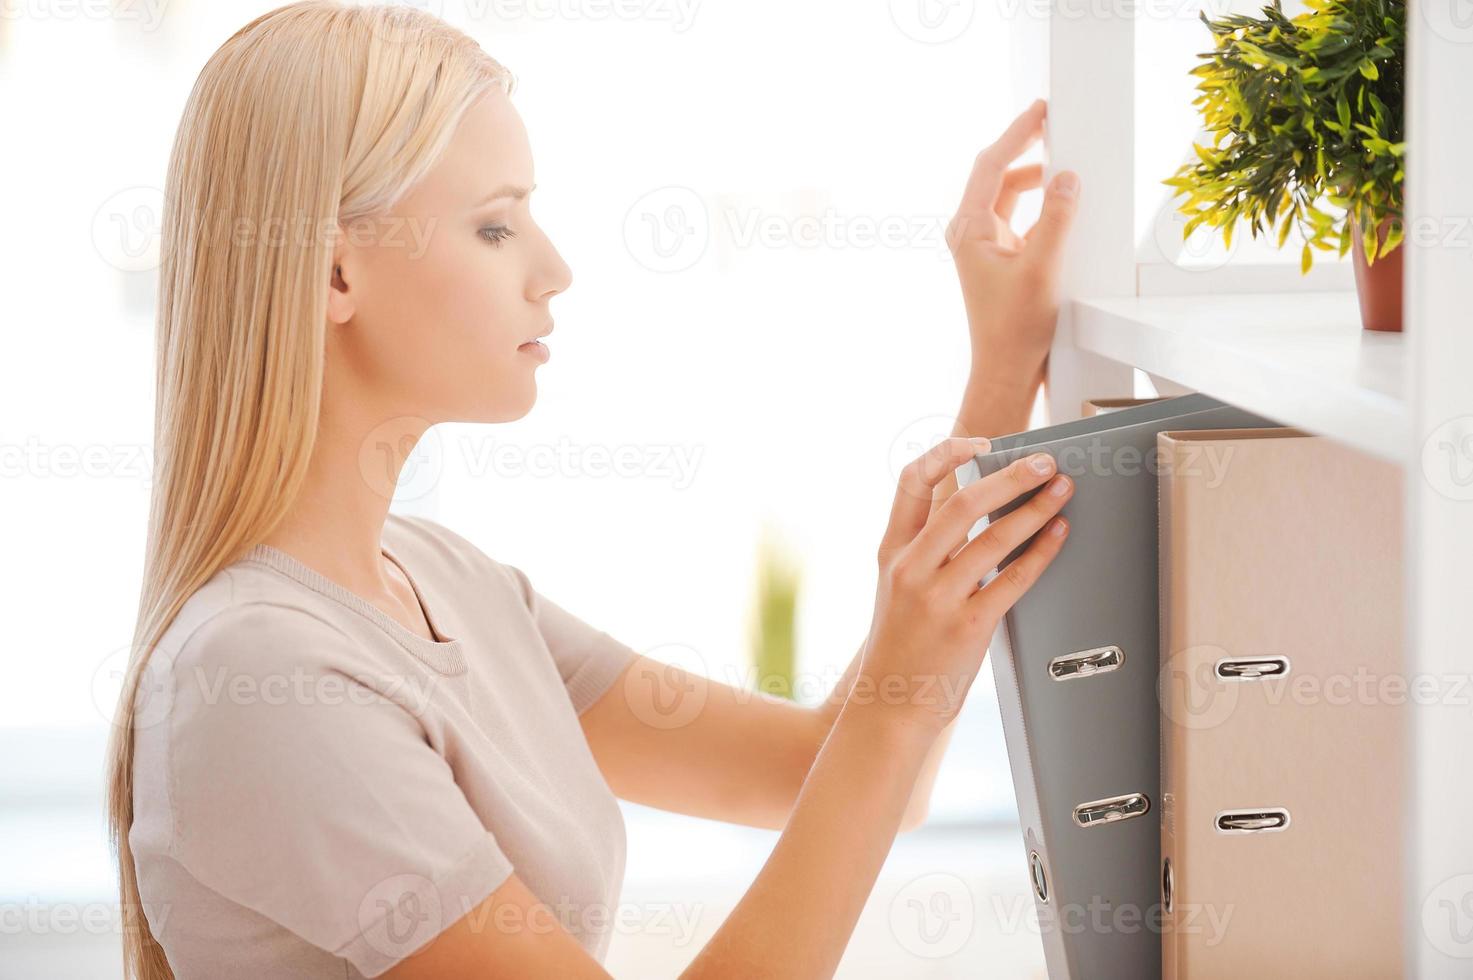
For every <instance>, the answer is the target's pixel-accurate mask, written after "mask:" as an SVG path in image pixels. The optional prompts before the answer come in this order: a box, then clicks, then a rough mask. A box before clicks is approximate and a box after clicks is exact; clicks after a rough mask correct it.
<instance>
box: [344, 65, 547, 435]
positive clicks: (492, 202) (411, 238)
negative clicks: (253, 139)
mask: <svg viewBox="0 0 1473 980" xmlns="http://www.w3.org/2000/svg"><path fill="white" fill-rule="evenodd" d="M532 186H533V177H532V152H531V148H530V146H529V144H528V141H527V131H526V129H525V128H524V127H523V125H522V120H521V117H520V116H519V115H518V114H517V111H516V110H515V109H514V108H512V104H511V100H510V99H509V98H508V97H507V96H506V94H505V93H504V92H501V91H499V90H498V91H493V92H491V93H489V94H488V95H486V96H485V97H483V98H481V99H480V100H479V101H477V102H476V103H475V104H474V105H473V106H472V107H471V108H470V109H469V110H468V111H467V112H466V115H465V116H464V118H463V120H462V122H461V123H460V125H459V127H458V128H457V129H456V131H455V134H454V135H453V137H452V138H451V141H450V143H449V145H448V147H447V148H446V150H445V152H444V154H443V155H442V156H441V158H440V159H439V161H438V162H437V163H436V164H435V166H434V167H433V168H432V169H431V170H430V171H429V173H428V174H427V175H426V176H425V177H424V178H423V179H422V180H421V181H420V183H419V184H417V185H416V186H415V188H414V189H413V190H411V191H410V192H409V193H408V194H406V195H405V196H404V198H403V199H402V200H401V201H400V202H399V203H398V204H397V205H396V206H395V207H394V208H393V210H392V211H391V212H390V213H389V214H388V215H385V216H380V217H377V218H374V219H372V220H370V221H367V222H364V223H360V225H359V226H358V227H357V228H354V227H345V228H344V229H343V232H344V239H343V240H342V241H341V242H340V244H339V249H338V265H339V267H340V269H341V273H340V278H339V277H338V276H335V277H334V281H333V288H332V290H331V293H330V296H331V298H330V300H329V307H328V316H329V320H330V321H331V322H330V323H329V329H328V337H329V340H328V350H327V358H328V367H327V370H328V375H327V380H326V385H327V388H328V391H326V392H325V395H326V396H327V397H329V398H330V397H332V395H333V392H332V391H331V389H332V388H333V387H334V386H337V387H338V388H339V389H340V393H342V394H346V395H348V397H350V398H353V399H354V400H355V401H356V402H358V407H359V408H367V405H364V404H363V402H364V401H368V402H371V403H372V404H373V405H374V406H375V408H374V409H373V411H374V413H375V414H377V415H379V417H380V419H384V418H391V417H395V416H409V417H419V418H422V419H424V420H425V421H427V422H431V423H434V422H446V421H461V422H504V421H509V420H512V419H517V418H521V417H522V416H523V415H525V414H527V412H528V411H529V410H530V409H531V407H532V404H533V402H534V401H536V397H537V386H536V381H535V379H534V377H533V375H534V373H535V372H536V370H537V367H538V366H539V365H540V364H541V363H542V357H543V353H544V352H543V351H541V350H539V348H538V347H537V346H530V347H529V346H526V345H527V344H528V342H529V341H533V340H534V339H535V338H538V337H541V336H543V335H544V334H546V333H547V332H548V331H549V330H551V329H552V314H551V312H550V311H549V308H548V307H549V302H550V300H551V299H552V297H554V296H556V295H557V294H558V293H560V292H562V291H563V290H564V289H567V288H568V285H569V284H570V282H571V280H572V274H571V272H570V271H569V269H568V266H567V264H566V263H565V262H563V260H562V257H561V256H559V255H558V253H557V250H556V249H554V248H553V246H552V243H551V242H550V241H549V240H548V238H547V236H546V235H544V234H543V233H542V230H541V229H540V228H538V227H537V225H536V224H535V223H534V222H533V220H532V214H531V210H530V194H531V189H532Z"/></svg>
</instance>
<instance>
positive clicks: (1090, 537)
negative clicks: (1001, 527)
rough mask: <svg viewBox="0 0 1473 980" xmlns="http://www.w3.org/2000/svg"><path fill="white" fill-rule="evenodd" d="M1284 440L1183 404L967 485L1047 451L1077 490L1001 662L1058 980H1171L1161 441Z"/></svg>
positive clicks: (982, 471) (1025, 822)
mask: <svg viewBox="0 0 1473 980" xmlns="http://www.w3.org/2000/svg"><path fill="white" fill-rule="evenodd" d="M1275 425H1277V423H1275V422H1271V421H1269V420H1267V419H1264V418H1261V417H1259V416H1256V415H1252V414H1250V413H1248V412H1245V411H1242V410H1241V409H1237V408H1233V407H1231V406H1228V405H1224V404H1223V403H1222V402H1219V401H1217V400H1215V399H1213V398H1209V397H1207V396H1206V395H1187V396H1184V397H1181V398H1171V399H1166V400H1164V401H1159V402H1153V403H1151V404H1147V405H1141V406H1138V407H1135V408H1127V409H1123V410H1121V411H1118V412H1112V413H1110V414H1108V415H1101V416H1096V417H1093V418H1085V419H1079V420H1076V421H1073V422H1065V423H1063V424H1061V425H1054V426H1049V427H1047V428H1043V429H1036V430H1034V431H1032V432H1024V433H1020V434H1017V435H1010V436H1004V437H1002V438H999V439H994V440H993V441H992V449H991V451H990V452H988V453H987V454H985V455H981V456H978V457H976V458H975V460H974V461H973V465H968V466H965V467H962V468H961V469H960V470H959V471H958V479H959V482H960V483H962V484H966V483H970V482H972V481H974V480H976V479H979V478H980V477H982V476H985V475H987V474H990V473H994V472H996V471H997V470H1000V469H1002V468H1003V467H1005V466H1007V465H1008V464H1009V463H1011V462H1013V461H1014V460H1016V459H1018V458H1020V457H1023V456H1026V455H1029V454H1030V453H1034V452H1040V451H1041V452H1047V453H1049V454H1050V455H1051V456H1053V457H1054V458H1055V460H1057V461H1058V465H1059V471H1060V472H1062V473H1065V474H1067V475H1068V476H1070V477H1071V478H1073V480H1074V482H1075V490H1074V495H1073V497H1071V498H1070V500H1069V502H1068V504H1066V505H1065V507H1064V511H1063V513H1064V515H1065V517H1067V518H1068V520H1069V525H1070V532H1069V540H1068V541H1067V542H1066V543H1065V545H1064V549H1063V551H1062V552H1061V553H1060V554H1059V556H1058V557H1057V558H1055V559H1054V562H1053V564H1051V565H1050V566H1049V568H1048V569H1047V571H1045V572H1044V574H1043V577H1042V578H1041V579H1040V580H1039V581H1038V582H1037V583H1036V584H1035V585H1034V587H1033V588H1032V589H1030V590H1029V591H1028V593H1027V594H1026V595H1024V596H1023V598H1022V599H1020V600H1019V601H1018V603H1017V604H1016V605H1014V607H1013V608H1012V610H1010V611H1009V612H1008V614H1007V616H1006V617H1005V618H1004V620H1003V622H1001V623H1000V624H999V625H998V630H997V633H996V635H995V636H994V638H993V641H992V647H991V657H992V670H993V676H994V678H995V679H996V682H997V697H998V704H999V706H1000V708H1001V713H1002V723H1003V734H1004V737H1005V740H1006V742H1007V750H1008V762H1009V765H1010V767H1011V769H1012V773H1013V787H1014V789H1015V791H1016V793H1017V797H1018V817H1019V822H1020V823H1021V825H1022V829H1023V841H1024V853H1025V854H1026V857H1027V861H1028V868H1029V876H1030V878H1031V880H1032V883H1033V890H1034V902H1035V905H1036V907H1037V909H1038V919H1039V927H1040V933H1041V935H1042V939H1043V946H1044V959H1045V961H1046V962H1047V964H1048V972H1049V976H1050V978H1052V980H1062V978H1071V980H1085V978H1087V980H1101V978H1121V980H1155V978H1159V977H1160V975H1161V898H1160V881H1159V880H1158V877H1159V875H1158V869H1159V867H1160V850H1161V845H1160V822H1159V794H1160V780H1161V763H1160V759H1161V749H1160V725H1159V719H1160V708H1159V704H1158V701H1157V697H1156V678H1157V673H1158V670H1159V663H1160V652H1159V642H1160V640H1159V637H1160V629H1159V618H1158V617H1159V609H1160V605H1159V600H1158V591H1157V551H1156V539H1157V509H1156V508H1157V499H1158V498H1157V474H1158V472H1159V467H1158V466H1157V464H1156V461H1157V459H1158V455H1157V448H1156V434H1157V433H1158V432H1161V431H1163V430H1166V429H1234V428H1255V427H1258V428H1264V427H1270V426H1275ZM1026 499H1027V497H1024V498H1020V499H1019V500H1018V501H1015V502H1013V503H1012V504H1009V505H1008V506H1007V507H1005V508H1003V509H1001V510H998V511H995V512H993V513H992V514H990V515H988V518H989V519H990V520H998V519H1000V518H1001V517H1003V516H1004V515H1005V514H1007V513H1008V512H1010V511H1011V510H1013V509H1014V508H1016V507H1017V506H1020V505H1021V504H1022V503H1023V502H1025V501H1026ZM986 523H987V522H986V521H985V520H984V521H981V522H979V523H978V525H977V527H976V528H974V529H973V535H975V533H976V532H977V531H979V530H981V528H982V527H985V526H986ZM1021 550H1022V549H1021V548H1020V549H1019V552H1021ZM1017 554H1018V552H1014V554H1012V555H1009V556H1008V557H1007V558H1006V559H1004V561H1003V562H1002V565H1003V566H1006V564H1007V562H1008V561H1011V560H1012V558H1014V557H1015V556H1016V555H1017ZM993 574H996V573H993ZM990 577H991V576H989V579H990Z"/></svg>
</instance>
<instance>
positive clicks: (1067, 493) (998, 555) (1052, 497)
mask: <svg viewBox="0 0 1473 980" xmlns="http://www.w3.org/2000/svg"><path fill="white" fill-rule="evenodd" d="M1073 494H1074V481H1073V480H1071V479H1069V478H1068V477H1067V476H1065V475H1064V474H1062V473H1059V474H1057V475H1055V476H1054V478H1053V479H1051V480H1049V481H1048V482H1047V483H1045V484H1044V485H1043V487H1042V488H1041V489H1040V490H1039V491H1038V492H1037V493H1035V494H1034V495H1033V497H1032V498H1031V499H1030V500H1029V501H1028V502H1027V503H1026V504H1024V505H1023V506H1021V507H1019V508H1017V509H1016V510H1014V511H1012V512H1011V513H1009V514H1007V515H1005V516H1004V517H1002V518H1001V519H999V520H996V521H992V522H990V523H989V524H988V525H987V526H986V527H985V528H983V529H982V531H981V532H980V533H979V534H978V535H977V536H976V537H975V538H973V539H972V540H971V541H969V542H967V544H966V545H965V546H964V547H963V548H962V549H961V550H960V551H958V552H957V553H956V555H955V556H954V557H953V558H952V559H951V561H949V562H947V564H946V568H945V569H944V570H943V574H944V575H945V576H946V578H947V580H948V582H949V584H950V585H951V586H952V587H953V588H955V589H957V590H958V591H959V592H960V593H961V594H962V595H967V596H969V595H971V594H972V593H973V592H976V591H977V589H978V588H980V587H981V581H982V576H984V575H986V574H987V572H988V571H990V570H991V569H993V568H996V567H997V565H998V563H999V562H1001V561H1002V560H1003V559H1004V558H1006V557H1007V556H1008V555H1010V554H1012V553H1013V550H1014V549H1015V548H1017V547H1018V546H1019V545H1021V544H1022V543H1023V542H1025V541H1027V540H1028V539H1029V538H1031V537H1033V535H1034V534H1036V533H1038V531H1039V529H1040V528H1042V527H1043V526H1044V525H1045V524H1047V523H1048V522H1049V521H1050V520H1051V519H1052V518H1053V517H1054V516H1055V515H1056V514H1058V512H1059V511H1060V510H1061V509H1062V508H1063V506H1064V504H1066V503H1068V502H1069V498H1070V497H1071V496H1072V495H1073Z"/></svg>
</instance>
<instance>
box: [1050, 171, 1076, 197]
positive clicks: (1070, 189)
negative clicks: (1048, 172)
mask: <svg viewBox="0 0 1473 980" xmlns="http://www.w3.org/2000/svg"><path fill="white" fill-rule="evenodd" d="M1054 193H1056V194H1062V195H1064V196H1065V197H1073V196H1074V195H1075V194H1078V193H1079V175H1078V174H1076V173H1074V172H1073V171H1072V170H1065V171H1064V172H1063V173H1061V174H1059V175H1058V176H1057V177H1055V178H1054Z"/></svg>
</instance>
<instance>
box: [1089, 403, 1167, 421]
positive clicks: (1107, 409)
mask: <svg viewBox="0 0 1473 980" xmlns="http://www.w3.org/2000/svg"><path fill="white" fill-rule="evenodd" d="M1165 400H1166V399H1164V398H1091V399H1089V400H1088V401H1086V402H1084V403H1083V404H1082V405H1080V406H1079V413H1080V415H1082V416H1083V417H1084V418H1087V419H1089V418H1094V417H1095V416H1096V415H1108V414H1109V413H1111V412H1118V411H1120V410H1121V409H1122V408H1135V407H1136V406H1137V405H1149V404H1151V403H1152V402H1160V401H1165Z"/></svg>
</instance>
